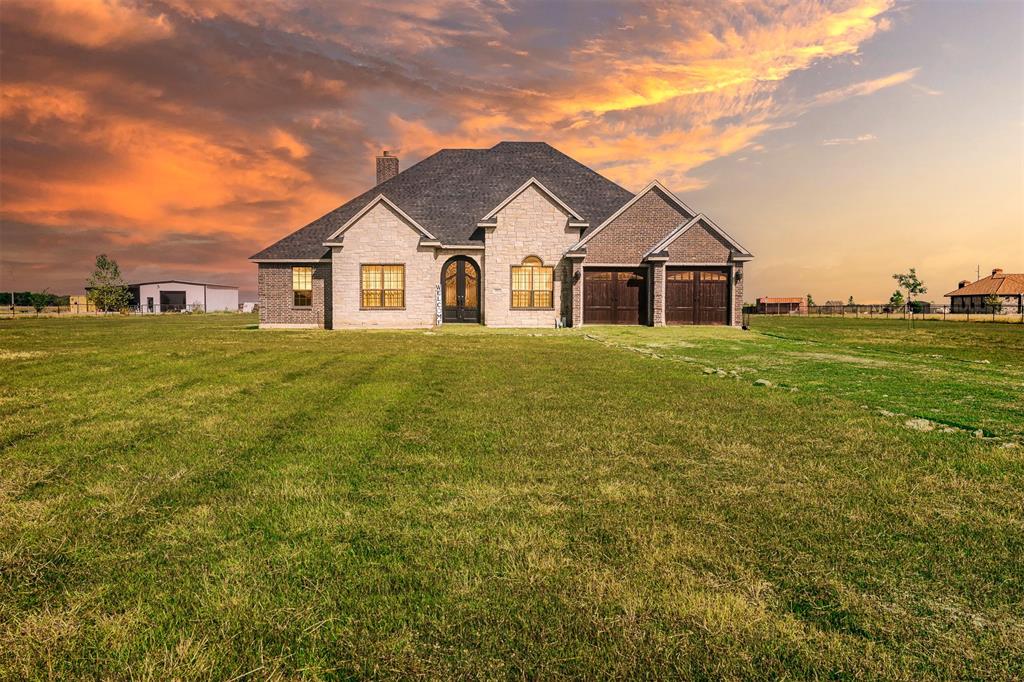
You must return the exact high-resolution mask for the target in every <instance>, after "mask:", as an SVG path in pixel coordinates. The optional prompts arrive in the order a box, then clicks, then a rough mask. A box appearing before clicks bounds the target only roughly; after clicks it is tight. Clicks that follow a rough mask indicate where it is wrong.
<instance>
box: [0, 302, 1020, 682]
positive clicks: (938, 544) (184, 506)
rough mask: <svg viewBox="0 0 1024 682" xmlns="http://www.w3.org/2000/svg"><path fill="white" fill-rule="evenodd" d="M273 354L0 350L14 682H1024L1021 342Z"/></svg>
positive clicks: (836, 340) (135, 348) (219, 323)
mask: <svg viewBox="0 0 1024 682" xmlns="http://www.w3.org/2000/svg"><path fill="white" fill-rule="evenodd" d="M254 322H255V320H254V319H253V318H252V317H250V316H227V315H207V316H166V317H145V318H110V319H94V318H78V319H41V320H18V321H13V322H6V323H3V324H0V448H2V451H0V452H2V454H0V678H2V679H21V678H42V677H79V678H82V677H88V678H97V677H98V678H128V677H131V678H133V679H134V678H139V679H144V678H161V679H166V678H168V677H177V678H214V679H231V678H237V677H238V676H243V677H244V676H247V677H252V678H267V677H278V678H279V677H298V676H309V677H332V678H333V677H378V678H380V677H424V678H437V677H458V678H508V677H515V678H521V677H530V678H554V677H590V678H603V677H608V676H615V677H625V676H632V677H649V678H665V677H671V676H677V677H679V676H681V677H687V678H708V677H715V678H718V677H725V678H763V677H788V678H808V677H814V678H875V679H877V678H888V679H901V678H902V679H921V678H937V679H948V678H1003V679H1013V678H1018V679H1019V678H1021V677H1022V676H1024V615H1022V613H1024V584H1022V579H1024V562H1022V559H1021V557H1022V556H1024V447H1022V446H1021V442H1022V440H1024V398H1022V395H1024V326H1014V325H978V324H974V325H970V324H957V323H923V324H919V325H918V326H917V328H916V329H913V330H911V329H910V328H908V327H907V326H906V323H902V322H882V321H866V320H842V319H826V320H815V319H805V320H796V319H762V318H756V319H755V321H754V329H753V330H752V331H749V332H742V331H739V330H733V329H710V328H692V329H681V328H671V329H646V328H645V329H614V328H600V327H594V328H585V329H583V330H561V331H555V330H538V331H533V332H525V331H495V330H486V329H481V328H476V327H474V328H461V329H455V328H445V329H443V330H440V331H438V332H436V333H433V332H318V331H299V332H284V331H259V330H256V329H253V328H252V327H253V323H254ZM758 379H764V380H767V381H769V382H771V383H772V384H773V386H771V387H765V386H758V385H755V383H754V382H755V381H756V380H758ZM793 389H795V390H793ZM914 419H917V420H927V421H916V422H914V421H912V422H911V424H912V425H917V427H918V428H924V429H929V430H917V429H915V428H910V427H908V426H907V421H908V420H914ZM978 430H980V431H981V435H983V436H984V437H977V436H976V435H975V432H976V431H978Z"/></svg>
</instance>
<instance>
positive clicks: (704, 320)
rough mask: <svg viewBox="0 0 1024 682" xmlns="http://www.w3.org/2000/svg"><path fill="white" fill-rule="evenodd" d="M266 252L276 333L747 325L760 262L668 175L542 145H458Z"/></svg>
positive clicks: (380, 164)
mask: <svg viewBox="0 0 1024 682" xmlns="http://www.w3.org/2000/svg"><path fill="white" fill-rule="evenodd" d="M398 164H399V162H398V159H397V158H396V157H394V156H392V155H390V154H388V153H387V152H384V153H383V154H382V155H381V156H379V157H377V184H376V185H375V186H374V187H373V188H371V189H369V190H367V191H366V192H364V193H363V194H361V195H359V196H357V197H355V198H354V199H352V200H351V201H349V202H348V203H346V204H344V205H343V206H341V207H339V208H337V209H335V210H333V211H331V212H330V213H328V214H326V215H324V216H322V217H321V218H318V219H317V220H314V221H313V222H312V223H310V224H309V225H306V226H305V227H303V228H302V229H300V230H298V231H296V232H293V233H292V234H290V235H288V236H287V237H285V238H284V239H281V240H280V241H278V242H277V243H275V244H273V245H271V246H269V247H267V248H266V249H264V250H263V251H260V252H259V253H257V254H256V255H254V256H252V257H251V260H252V261H253V262H254V263H256V264H257V267H258V270H259V272H258V281H259V299H260V326H261V327H324V328H332V329H341V328H345V327H392V328H402V327H430V326H434V325H437V324H448V323H455V322H470V323H482V324H486V325H488V326H496V327H552V326H555V325H559V324H561V325H572V326H580V325H583V324H645V325H657V326H660V325H665V324H728V325H739V324H741V320H742V306H743V265H744V263H746V262H747V261H749V260H750V259H751V258H753V256H752V255H751V254H750V253H749V252H748V251H747V250H746V249H744V248H743V247H742V246H740V245H739V244H738V243H737V242H736V241H735V240H734V239H733V238H732V237H730V236H729V235H728V234H726V232H725V231H724V230H723V229H722V228H721V227H719V226H718V225H716V224H715V223H714V221H712V220H711V219H710V218H708V217H707V216H705V215H703V214H701V213H698V212H697V211H694V210H693V209H691V208H690V207H689V206H687V205H686V204H685V203H683V202H682V201H681V200H680V199H679V198H678V197H676V196H675V195H674V194H673V193H672V192H670V191H669V190H668V189H667V188H665V187H664V186H662V185H661V183H659V182H658V181H656V180H655V181H654V182H651V183H650V184H649V185H647V186H646V187H644V188H643V189H642V190H640V191H639V192H637V193H636V194H633V193H631V192H629V191H627V190H625V189H623V188H622V187H620V186H619V185H617V184H615V183H614V182H612V181H611V180H608V179H607V178H605V177H603V176H601V175H600V174H598V173H596V172H595V171H593V170H591V169H590V168H587V167H586V166H584V165H582V164H580V163H578V162H577V161H575V160H573V159H571V158H569V157H568V156H566V155H565V154H562V153H561V152H559V151H557V150H556V149H554V148H553V147H551V146H549V145H547V144H545V143H541V142H502V143H500V144H497V145H495V146H494V147H492V148H490V149H443V150H441V151H439V152H437V153H435V154H433V155H432V156H429V157H427V158H426V159H424V160H423V161H420V162H419V163H417V164H416V165H414V166H412V167H411V168H409V169H407V170H405V171H402V172H399V167H398Z"/></svg>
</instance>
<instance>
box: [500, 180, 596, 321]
mask: <svg viewBox="0 0 1024 682" xmlns="http://www.w3.org/2000/svg"><path fill="white" fill-rule="evenodd" d="M496 217H497V223H498V226H497V227H493V228H487V237H486V244H487V252H486V256H485V257H484V260H485V266H486V267H485V272H484V273H483V281H484V299H485V301H486V312H485V317H484V320H485V322H486V324H487V326H489V327H553V326H554V325H555V320H556V319H557V318H558V317H560V316H564V317H565V318H566V322H569V321H570V320H571V317H572V314H571V307H572V302H571V298H572V295H571V289H570V285H569V282H570V281H571V277H572V269H571V265H570V264H569V262H568V261H567V260H566V259H564V258H562V254H563V253H565V251H566V250H567V249H568V248H569V247H570V246H572V245H573V244H575V243H576V242H577V241H578V240H579V228H571V227H569V216H568V214H567V213H565V211H564V210H563V209H562V208H561V207H560V206H558V205H557V204H555V203H554V202H552V201H551V200H550V199H548V197H547V196H545V195H544V193H543V192H541V191H540V190H538V189H536V188H535V187H532V186H531V187H527V188H526V189H525V190H524V191H523V192H522V193H521V194H520V195H519V196H517V197H516V198H515V199H513V200H512V201H511V202H509V204H508V205H507V206H505V208H503V209H502V210H501V211H500V212H499V213H498V214H497V216H496ZM527 256H537V257H538V258H540V259H541V260H542V261H543V262H544V265H551V266H554V268H555V273H554V274H555V285H554V288H555V291H554V308H553V309H552V310H512V309H511V306H512V266H513V265H519V264H520V263H522V261H523V259H524V258H526V257H527Z"/></svg>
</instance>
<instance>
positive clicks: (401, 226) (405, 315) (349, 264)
mask: <svg viewBox="0 0 1024 682" xmlns="http://www.w3.org/2000/svg"><path fill="white" fill-rule="evenodd" d="M420 237H421V233H420V232H419V231H418V230H417V229H416V228H415V227H414V226H413V225H410V224H409V223H407V222H406V221H405V219H404V218H402V217H401V216H400V215H398V214H397V213H395V212H394V211H393V210H392V209H391V208H390V207H388V206H387V205H386V204H384V203H378V204H377V205H376V206H374V207H373V208H372V209H370V210H369V211H368V212H367V213H365V214H364V215H363V216H362V217H361V218H359V220H358V221H356V222H355V223H354V224H352V226H351V227H349V228H348V229H347V230H346V231H345V233H344V235H343V244H344V245H343V246H340V247H338V246H335V247H332V249H331V252H332V260H333V267H334V279H333V284H334V315H333V322H334V328H335V329H339V328H341V327H389V328H401V327H430V326H433V325H434V323H435V321H436V305H435V301H436V292H437V288H436V287H437V284H438V282H439V281H440V265H439V264H438V263H437V262H436V261H437V259H438V255H437V254H436V253H435V249H433V248H430V247H424V246H420ZM361 265H404V266H405V307H403V308H397V309H364V308H362V306H361V305H360V304H361V301H360V284H361V282H360V266H361Z"/></svg>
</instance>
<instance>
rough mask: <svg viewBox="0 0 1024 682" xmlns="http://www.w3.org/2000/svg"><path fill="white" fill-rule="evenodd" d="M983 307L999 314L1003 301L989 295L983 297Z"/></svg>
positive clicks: (993, 295)
mask: <svg viewBox="0 0 1024 682" xmlns="http://www.w3.org/2000/svg"><path fill="white" fill-rule="evenodd" d="M985 307H986V308H988V309H989V311H990V312H993V313H998V312H1001V311H1002V310H1003V299H1001V298H999V297H998V296H996V295H995V294H989V295H988V296H986V297H985Z"/></svg>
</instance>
